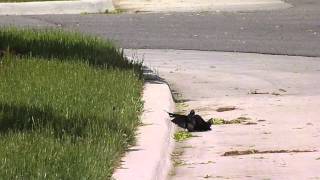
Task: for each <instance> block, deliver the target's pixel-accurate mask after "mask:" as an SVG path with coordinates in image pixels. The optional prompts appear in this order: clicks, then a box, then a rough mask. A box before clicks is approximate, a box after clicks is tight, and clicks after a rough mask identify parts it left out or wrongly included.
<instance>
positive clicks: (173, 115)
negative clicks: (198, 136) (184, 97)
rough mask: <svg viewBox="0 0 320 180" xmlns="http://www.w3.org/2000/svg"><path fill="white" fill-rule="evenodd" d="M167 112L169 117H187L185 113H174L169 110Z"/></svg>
mask: <svg viewBox="0 0 320 180" xmlns="http://www.w3.org/2000/svg"><path fill="white" fill-rule="evenodd" d="M168 114H169V116H170V117H174V118H176V117H179V118H187V116H186V115H181V114H175V113H170V112H168Z"/></svg>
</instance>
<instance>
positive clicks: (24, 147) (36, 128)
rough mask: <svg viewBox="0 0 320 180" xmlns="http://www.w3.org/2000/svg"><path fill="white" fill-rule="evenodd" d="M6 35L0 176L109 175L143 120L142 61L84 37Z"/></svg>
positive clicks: (0, 88)
mask: <svg viewBox="0 0 320 180" xmlns="http://www.w3.org/2000/svg"><path fill="white" fill-rule="evenodd" d="M28 33H29V35H31V36H25V35H26V34H28ZM18 34H20V36H19V35H18ZM59 39H60V40H59ZM0 40H1V41H0V49H2V50H1V51H2V57H1V59H0V80H1V81H0V92H1V93H0V146H1V149H0V177H1V178H3V179H106V178H107V179H108V178H110V177H111V175H112V172H113V169H114V167H115V165H116V164H117V162H118V160H119V158H120V156H121V154H122V153H123V152H124V151H125V149H126V147H127V146H128V145H129V144H132V143H133V142H134V135H135V128H136V126H137V125H138V124H139V115H140V111H141V109H142V102H141V99H140V94H141V90H142V85H143V82H142V80H141V79H140V78H139V76H140V72H139V66H140V65H139V64H136V63H134V62H128V61H127V60H126V59H125V57H123V55H122V54H121V51H119V50H118V49H117V48H115V47H113V46H112V44H111V43H109V42H104V41H102V40H99V39H96V38H93V37H84V36H81V35H79V34H72V33H64V32H56V31H33V30H17V29H11V28H10V29H2V30H0ZM15 40H19V43H18V42H15ZM51 40H53V41H52V42H51ZM39 44H40V45H39ZM41 44H42V45H41ZM47 45H48V46H47ZM36 47H37V48H36ZM63 47H66V48H68V49H67V50H70V51H68V52H65V51H63ZM46 48H47V50H46ZM82 48H83V49H82ZM85 48H88V49H89V50H92V52H93V53H96V56H97V59H95V58H94V56H93V55H92V54H85V53H83V51H86V52H87V53H90V51H89V50H86V49H85ZM55 49H56V51H58V52H61V54H60V53H58V52H56V51H55ZM99 52H100V53H101V54H99ZM108 52H111V53H110V54H109V53H108ZM63 54H64V55H63ZM118 61H121V62H118Z"/></svg>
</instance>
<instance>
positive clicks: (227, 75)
mask: <svg viewBox="0 0 320 180" xmlns="http://www.w3.org/2000/svg"><path fill="white" fill-rule="evenodd" d="M126 53H127V54H130V53H133V54H135V57H140V56H141V57H144V63H145V64H147V65H150V66H152V67H153V68H156V69H157V72H158V73H159V75H160V76H161V77H163V78H165V79H166V80H167V81H168V82H169V83H170V85H171V87H172V88H173V89H174V90H176V91H178V92H179V93H182V97H183V98H184V99H182V101H184V102H185V103H186V104H187V105H188V108H187V110H190V109H195V111H196V112H197V113H198V114H200V115H202V116H203V117H204V118H205V119H209V118H213V117H215V118H223V119H225V120H232V119H236V118H239V117H243V118H248V119H247V120H246V121H247V122H250V123H241V124H226V125H216V126H213V130H212V131H209V132H197V133H193V135H195V137H193V138H190V139H189V140H187V141H185V142H182V143H177V146H176V147H177V149H176V151H178V152H180V153H182V155H181V156H180V157H179V158H178V160H179V164H178V165H177V166H176V167H175V175H174V176H173V177H172V178H171V179H174V180H196V179H199V180H200V179H241V180H246V179H248V180H251V179H279V180H283V179H320V171H319V167H320V152H319V151H320V141H319V137H320V120H319V117H320V112H319V107H320V81H319V80H320V58H319V57H318V58H310V57H298V56H295V57H294V56H280V55H262V54H253V53H228V52H212V51H188V50H147V49H145V50H138V51H135V50H133V51H126ZM225 106H233V107H235V109H233V110H230V111H224V112H219V111H218V110H217V109H218V108H220V107H225ZM253 150H254V152H260V153H250V152H252V151H253ZM232 152H233V154H232ZM237 152H238V153H239V154H237ZM246 152H249V153H248V154H246ZM241 153H244V155H241ZM224 154H229V155H227V156H224Z"/></svg>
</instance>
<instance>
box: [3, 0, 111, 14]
mask: <svg viewBox="0 0 320 180" xmlns="http://www.w3.org/2000/svg"><path fill="white" fill-rule="evenodd" d="M113 10H114V6H113V2H112V0H79V1H40V2H19V3H0V15H40V14H81V13H105V12H110V11H113Z"/></svg>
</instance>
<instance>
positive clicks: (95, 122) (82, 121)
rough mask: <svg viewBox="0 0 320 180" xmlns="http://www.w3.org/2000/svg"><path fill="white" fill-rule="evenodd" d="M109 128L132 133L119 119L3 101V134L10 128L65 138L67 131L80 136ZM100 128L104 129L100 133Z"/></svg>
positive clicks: (0, 121) (0, 120) (0, 131)
mask: <svg viewBox="0 0 320 180" xmlns="http://www.w3.org/2000/svg"><path fill="white" fill-rule="evenodd" d="M114 114H115V113H114ZM112 119H117V117H116V115H113V117H112ZM106 129H107V130H108V131H109V132H110V133H117V132H118V131H119V130H123V132H125V133H129V129H127V127H123V126H122V125H121V123H120V121H117V120H114V121H111V120H107V119H102V118H100V119H99V118H98V117H88V116H81V115H72V116H70V117H66V116H62V115H59V114H58V113H57V112H55V111H54V110H53V109H52V108H51V107H49V106H46V107H44V108H41V109H40V108H37V107H30V106H16V105H9V104H3V103H1V104H0V134H2V135H4V134H7V133H8V132H31V131H49V133H53V135H54V137H55V138H59V139H61V138H63V137H64V136H65V135H67V136H70V137H71V138H72V139H74V140H76V139H78V138H85V137H87V136H88V135H92V134H96V135H99V134H101V133H103V131H106ZM100 131H102V132H101V133H99V132H100Z"/></svg>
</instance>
